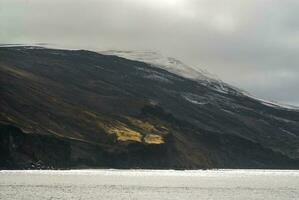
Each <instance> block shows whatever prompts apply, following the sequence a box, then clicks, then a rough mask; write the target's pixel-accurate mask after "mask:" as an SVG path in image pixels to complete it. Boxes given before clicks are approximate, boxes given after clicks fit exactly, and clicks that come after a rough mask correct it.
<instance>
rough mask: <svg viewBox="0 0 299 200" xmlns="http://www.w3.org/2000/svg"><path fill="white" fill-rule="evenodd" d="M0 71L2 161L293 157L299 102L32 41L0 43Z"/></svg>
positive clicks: (267, 163) (282, 162)
mask: <svg viewBox="0 0 299 200" xmlns="http://www.w3.org/2000/svg"><path fill="white" fill-rule="evenodd" d="M0 71H1V73H0V94H1V99H0V103H1V105H0V111H1V115H0V122H1V123H0V144H1V146H0V147H1V152H2V153H1V154H0V156H1V162H0V166H1V167H2V168H38V167H41V168H47V167H54V168H77V167H115V168H182V169H191V168H192V169H196V168H298V167H299V161H298V160H299V151H298V144H299V139H298V136H299V131H298V130H299V112H298V111H296V110H292V109H286V108H283V107H279V106H271V105H267V104H265V103H263V102H261V101H259V100H256V99H253V98H251V97H248V96H246V95H244V94H243V93H242V92H240V91H239V90H236V89H234V88H232V87H229V86H228V85H225V90H221V89H220V90H218V89H215V88H217V87H215V85H212V86H211V84H210V83H208V82H209V81H207V80H205V79H203V80H192V79H188V78H185V77H182V76H179V75H177V74H173V73H170V72H168V71H165V70H164V69H159V68H157V67H153V66H151V65H150V64H147V63H143V62H138V61H133V60H127V59H124V58H120V57H116V56H109V55H102V54H99V53H95V52H90V51H83V50H78V51H71V50H55V49H47V48H35V47H1V48H0ZM57 154H59V155H58V156H57ZM60 155H61V156H60Z"/></svg>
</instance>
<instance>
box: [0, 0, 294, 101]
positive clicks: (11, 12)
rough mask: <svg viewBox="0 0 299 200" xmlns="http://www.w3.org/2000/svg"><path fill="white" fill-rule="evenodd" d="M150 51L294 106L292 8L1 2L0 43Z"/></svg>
mask: <svg viewBox="0 0 299 200" xmlns="http://www.w3.org/2000/svg"><path fill="white" fill-rule="evenodd" d="M37 42H45V43H52V44H57V45H59V46H62V47H76V48H88V49H100V50H106V49H122V50H124V49H130V50H153V51H159V52H161V53H162V54H164V55H167V56H172V57H176V58H179V59H181V60H183V61H184V62H186V63H188V64H190V65H192V66H194V67H199V68H202V69H206V70H208V71H209V72H211V73H214V74H216V75H217V76H218V77H220V78H221V79H222V80H224V81H225V82H228V83H231V84H233V85H235V86H237V87H240V88H243V89H245V90H248V91H249V92H251V93H252V94H253V95H255V96H259V97H262V98H265V99H270V100H275V101H279V102H283V103H288V104H297V105H299V95H297V91H299V78H298V75H299V66H298V63H299V2H298V1H297V0H284V1H281V0H242V1H235V0H221V1H219V0H163V1H162V0H78V1H74V0H51V1H41V0H0V43H37Z"/></svg>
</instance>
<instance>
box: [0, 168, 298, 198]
mask: <svg viewBox="0 0 299 200" xmlns="http://www.w3.org/2000/svg"><path fill="white" fill-rule="evenodd" d="M0 199H1V200H2V199H5V200H6V199H7V200H14V199H22V200H44V199H51V200H56V199H66V200H67V199H70V200H76V199H82V200H89V199H90V200H98V199H107V200H114V199H115V200H124V199H130V200H135V199H136V200H156V199H157V200H159V199H163V200H165V199H169V200H177V199H180V200H202V199H203V200H205V199H208V200H222V199H223V200H234V199H238V200H247V199H250V200H259V199H267V200H268V199H269V200H289V199H296V200H298V199H299V171H295V170H191V171H190V170H188V171H175V170H66V171H51V170H45V171H30V170H28V171H0Z"/></svg>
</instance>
